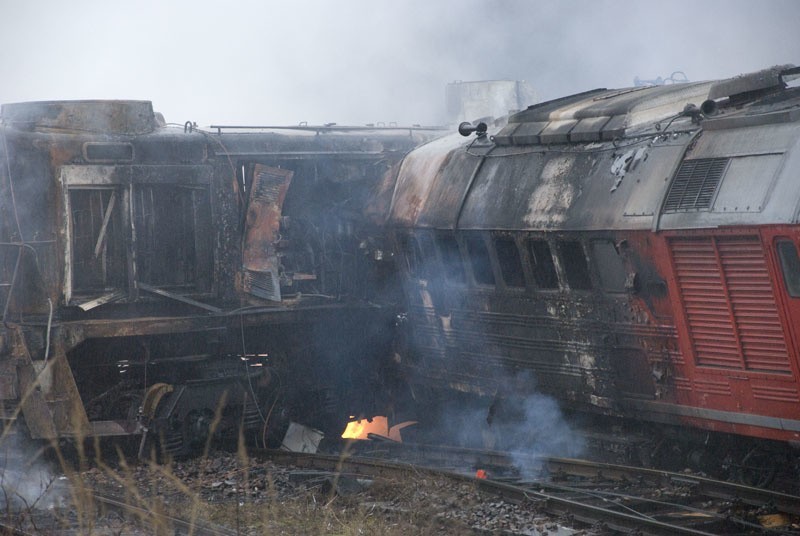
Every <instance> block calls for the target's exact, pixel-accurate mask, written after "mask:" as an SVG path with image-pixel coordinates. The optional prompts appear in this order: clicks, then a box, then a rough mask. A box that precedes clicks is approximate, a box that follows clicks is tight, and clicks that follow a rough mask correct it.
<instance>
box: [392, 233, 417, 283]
mask: <svg viewBox="0 0 800 536" xmlns="http://www.w3.org/2000/svg"><path fill="white" fill-rule="evenodd" d="M397 247H398V249H399V250H400V252H401V254H402V255H403V257H404V258H405V260H406V268H408V273H409V274H411V276H412V277H414V276H416V275H417V249H418V248H417V244H416V241H415V240H414V237H413V236H410V235H407V234H399V235H397Z"/></svg>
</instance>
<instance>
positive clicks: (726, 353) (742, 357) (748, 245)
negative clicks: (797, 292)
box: [671, 236, 791, 373]
mask: <svg viewBox="0 0 800 536" xmlns="http://www.w3.org/2000/svg"><path fill="white" fill-rule="evenodd" d="M671 248H672V259H673V262H674V266H675V275H676V279H677V282H678V287H679V292H680V294H681V298H682V302H683V307H684V314H685V315H686V323H687V327H688V328H689V334H690V337H691V340H692V346H693V349H694V356H695V360H696V362H697V363H698V364H699V365H706V366H713V367H722V368H729V369H736V370H758V371H764V372H776V373H790V372H791V367H790V365H789V354H788V349H787V347H786V341H785V339H784V334H783V327H782V325H781V320H780V316H779V315H778V307H777V304H776V303H775V297H774V294H773V291H772V284H771V281H770V278H769V272H768V270H767V264H766V259H765V257H764V251H763V248H762V246H761V241H760V240H759V238H758V237H757V236H740V237H704V238H680V239H674V240H672V241H671Z"/></svg>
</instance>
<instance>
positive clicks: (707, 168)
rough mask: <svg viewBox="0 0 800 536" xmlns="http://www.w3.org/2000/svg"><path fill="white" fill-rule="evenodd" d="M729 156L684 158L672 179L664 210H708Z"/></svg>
mask: <svg viewBox="0 0 800 536" xmlns="http://www.w3.org/2000/svg"><path fill="white" fill-rule="evenodd" d="M729 160H730V159H729V158H701V159H698V160H684V161H683V163H682V164H681V167H680V168H679V169H678V172H677V173H676V174H675V180H673V181H672V186H670V189H669V193H668V194H667V202H666V203H665V204H664V212H679V211H688V210H708V209H709V208H711V202H712V201H713V200H714V194H715V193H716V192H717V187H718V186H719V183H720V180H721V179H722V175H724V173H725V170H726V169H727V167H728V161H729Z"/></svg>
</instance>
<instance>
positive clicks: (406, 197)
mask: <svg viewBox="0 0 800 536" xmlns="http://www.w3.org/2000/svg"><path fill="white" fill-rule="evenodd" d="M464 143H465V142H464V138H462V137H460V136H456V135H452V136H446V137H444V138H441V139H438V140H435V141H432V142H430V143H427V144H426V145H423V146H422V147H420V148H418V149H417V150H416V151H414V152H413V153H411V154H409V155H408V156H407V157H406V158H405V159H404V160H403V164H402V166H401V168H400V175H399V177H398V180H397V186H396V187H395V192H394V198H393V199H392V207H391V221H392V223H394V224H396V225H401V226H411V225H415V224H416V223H417V220H418V218H419V217H420V215H421V214H422V213H423V212H425V211H426V210H430V209H429V208H428V206H429V205H428V203H429V197H430V193H431V190H432V189H433V188H434V186H435V184H436V181H437V180H441V176H440V170H441V169H442V168H443V166H445V165H446V164H447V162H448V161H449V160H450V158H451V155H452V152H453V151H455V150H457V148H460V147H462V146H463V145H464ZM451 208H452V207H451ZM431 209H433V210H436V208H435V207H431Z"/></svg>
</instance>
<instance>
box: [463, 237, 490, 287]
mask: <svg viewBox="0 0 800 536" xmlns="http://www.w3.org/2000/svg"><path fill="white" fill-rule="evenodd" d="M464 241H465V242H466V244H467V252H468V254H469V260H470V264H471V265H472V275H473V276H474V277H475V282H476V283H478V284H479V285H494V273H493V272H492V262H491V260H489V250H488V249H487V247H486V242H484V241H483V237H482V236H480V235H476V234H472V235H466V237H465V239H464Z"/></svg>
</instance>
